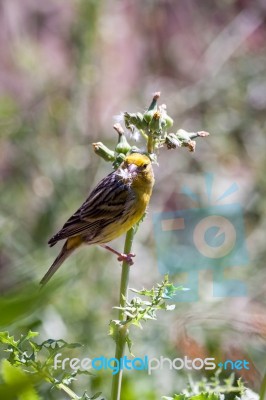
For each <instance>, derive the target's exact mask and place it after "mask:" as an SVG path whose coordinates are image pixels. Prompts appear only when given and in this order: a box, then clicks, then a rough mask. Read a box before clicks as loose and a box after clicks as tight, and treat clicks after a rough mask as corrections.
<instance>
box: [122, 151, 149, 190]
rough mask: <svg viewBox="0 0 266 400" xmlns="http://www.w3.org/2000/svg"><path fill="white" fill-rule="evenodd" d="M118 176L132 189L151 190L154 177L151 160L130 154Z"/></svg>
mask: <svg viewBox="0 0 266 400" xmlns="http://www.w3.org/2000/svg"><path fill="white" fill-rule="evenodd" d="M118 174H119V175H120V176H121V177H122V178H123V179H124V180H125V181H126V182H128V183H131V184H132V186H133V187H134V188H136V189H137V188H142V189H143V188H144V187H146V188H147V189H148V188H152V187H153V184H154V175H153V169H152V165H151V160H150V159H149V157H148V156H146V155H145V154H140V153H132V154H129V155H128V156H126V158H125V160H124V161H123V163H122V164H121V165H120V167H119V169H118Z"/></svg>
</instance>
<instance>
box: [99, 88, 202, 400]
mask: <svg viewBox="0 0 266 400" xmlns="http://www.w3.org/2000/svg"><path fill="white" fill-rule="evenodd" d="M159 97H160V93H159V92H157V93H155V94H154V95H153V98H152V101H151V104H150V106H149V108H148V109H147V110H146V111H145V112H144V113H140V112H137V113H129V112H124V113H122V114H121V115H120V120H121V122H123V123H124V125H125V128H126V129H127V131H129V132H130V134H131V135H132V136H136V135H137V136H141V137H142V138H143V139H144V142H145V150H144V152H145V154H146V155H148V156H149V158H150V159H151V160H152V162H154V163H157V162H158V155H159V151H160V149H161V148H162V147H166V148H167V149H169V150H171V149H177V148H180V147H186V148H187V149H188V150H189V151H195V147H196V142H195V139H196V138H197V137H205V136H208V135H209V134H208V132H205V131H199V132H187V131H185V130H183V129H179V130H178V131H177V132H175V133H174V132H171V128H172V127H173V119H172V118H171V117H170V116H169V115H168V113H167V108H166V105H165V104H162V105H158V99H159ZM114 129H115V130H116V132H117V133H118V143H117V145H116V147H115V150H111V149H109V148H107V147H106V146H105V145H104V144H103V143H101V142H98V143H94V144H93V147H94V151H95V153H96V154H97V155H99V156H100V157H102V158H103V159H104V160H105V161H108V162H112V164H113V168H115V169H116V168H118V167H119V165H120V164H121V162H122V161H123V160H124V159H125V157H126V155H127V154H129V153H131V152H143V150H142V149H139V148H137V147H136V146H131V145H130V144H129V143H128V141H127V138H126V136H125V132H124V129H123V127H122V126H121V125H120V123H117V124H115V125H114ZM142 220H143V219H142ZM142 220H141V221H140V222H139V223H138V225H136V226H133V227H132V228H131V229H130V230H129V231H128V232H127V234H126V239H125V245H124V253H125V254H129V253H131V251H132V244H133V239H134V235H135V233H136V231H137V229H138V226H139V224H140V223H141V222H142ZM129 272H130V265H129V263H128V262H127V261H123V264H122V273H121V282H120V294H119V306H118V307H116V308H117V309H118V319H117V320H113V321H111V323H110V334H111V335H112V337H113V339H114V340H115V343H116V351H115V358H116V359H117V360H120V359H121V358H122V357H123V355H124V351H125V345H126V344H128V346H129V350H130V351H131V345H132V343H131V339H130V336H129V326H130V325H131V324H135V325H138V326H140V321H141V320H144V321H145V320H147V319H155V318H156V311H157V310H158V309H165V310H172V309H173V307H171V306H170V307H169V306H166V305H165V302H164V299H165V298H166V296H168V299H169V298H172V297H173V295H174V293H175V291H176V290H178V289H182V288H175V287H174V286H173V285H172V284H171V283H169V281H168V278H167V277H166V278H165V280H164V282H163V283H162V284H161V285H158V286H157V288H156V289H154V288H153V289H152V290H150V291H148V290H145V289H143V290H142V291H136V292H137V293H138V294H139V295H144V296H148V297H149V300H148V301H143V300H141V299H140V298H139V297H137V298H133V300H131V302H129V301H128V298H127V292H128V282H129ZM166 293H168V295H167V294H166ZM122 374H123V369H120V371H119V373H118V374H116V375H114V376H113V382H112V391H111V400H119V399H120V393H121V384H122Z"/></svg>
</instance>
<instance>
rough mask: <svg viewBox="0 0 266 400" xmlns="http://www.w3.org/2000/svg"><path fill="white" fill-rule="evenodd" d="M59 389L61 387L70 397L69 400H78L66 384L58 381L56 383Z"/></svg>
mask: <svg viewBox="0 0 266 400" xmlns="http://www.w3.org/2000/svg"><path fill="white" fill-rule="evenodd" d="M57 386H58V388H59V389H62V390H63V391H64V392H65V393H66V394H68V395H69V396H70V398H71V400H74V399H75V400H76V399H77V400H78V399H79V397H78V396H77V395H76V393H74V392H73V391H72V390H71V389H70V388H69V387H68V386H66V385H64V384H63V383H59V384H58V385H57Z"/></svg>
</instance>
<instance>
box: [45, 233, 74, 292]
mask: <svg viewBox="0 0 266 400" xmlns="http://www.w3.org/2000/svg"><path fill="white" fill-rule="evenodd" d="M81 243H82V240H81V238H80V237H79V236H75V237H73V238H69V239H68V240H67V241H66V242H65V244H64V246H63V247H62V249H61V251H60V253H59V254H58V256H57V257H56V259H55V260H54V262H53V264H52V265H51V267H50V268H49V270H48V271H47V272H46V274H45V275H44V277H43V278H42V280H41V282H40V285H42V286H44V285H46V283H47V282H48V281H49V280H50V279H51V278H52V276H53V275H54V274H55V273H56V271H57V270H58V268H59V267H60V266H61V265H62V264H63V262H64V261H65V260H66V259H67V258H68V257H69V256H70V254H72V253H73V251H74V250H75V249H76V248H77V247H79V246H80V245H81Z"/></svg>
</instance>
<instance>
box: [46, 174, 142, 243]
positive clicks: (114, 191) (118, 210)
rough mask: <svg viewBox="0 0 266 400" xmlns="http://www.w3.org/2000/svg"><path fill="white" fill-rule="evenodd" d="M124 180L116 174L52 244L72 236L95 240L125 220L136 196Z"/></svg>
mask: <svg viewBox="0 0 266 400" xmlns="http://www.w3.org/2000/svg"><path fill="white" fill-rule="evenodd" d="M129 189H130V188H129V187H128V186H127V185H125V184H124V183H123V182H122V180H121V179H120V178H119V177H118V176H117V175H116V174H115V172H112V173H111V174H109V175H108V176H107V177H105V178H104V179H102V181H100V183H99V184H98V186H97V187H96V188H95V189H94V190H93V191H92V192H91V194H90V195H89V197H88V199H87V200H86V201H85V202H84V203H83V204H82V206H81V207H80V208H79V209H78V210H77V211H76V212H75V213H74V214H73V215H72V216H71V217H70V218H69V219H68V220H67V221H66V223H65V224H64V226H63V228H62V229H61V230H60V231H59V232H58V233H57V234H56V235H54V236H53V237H52V238H51V239H50V240H49V242H48V243H49V244H51V245H53V244H55V243H56V242H57V241H59V240H62V239H66V238H68V237H71V236H76V235H82V234H86V236H88V238H89V237H90V234H91V238H90V240H92V239H93V238H94V237H96V236H97V235H98V234H99V232H100V231H101V230H102V229H103V228H104V227H106V226H107V225H109V224H110V223H113V221H114V220H118V219H119V218H121V217H122V216H123V214H124V212H125V210H126V209H128V208H130V207H131V204H132V202H133V201H134V194H133V192H132V191H131V190H129Z"/></svg>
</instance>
